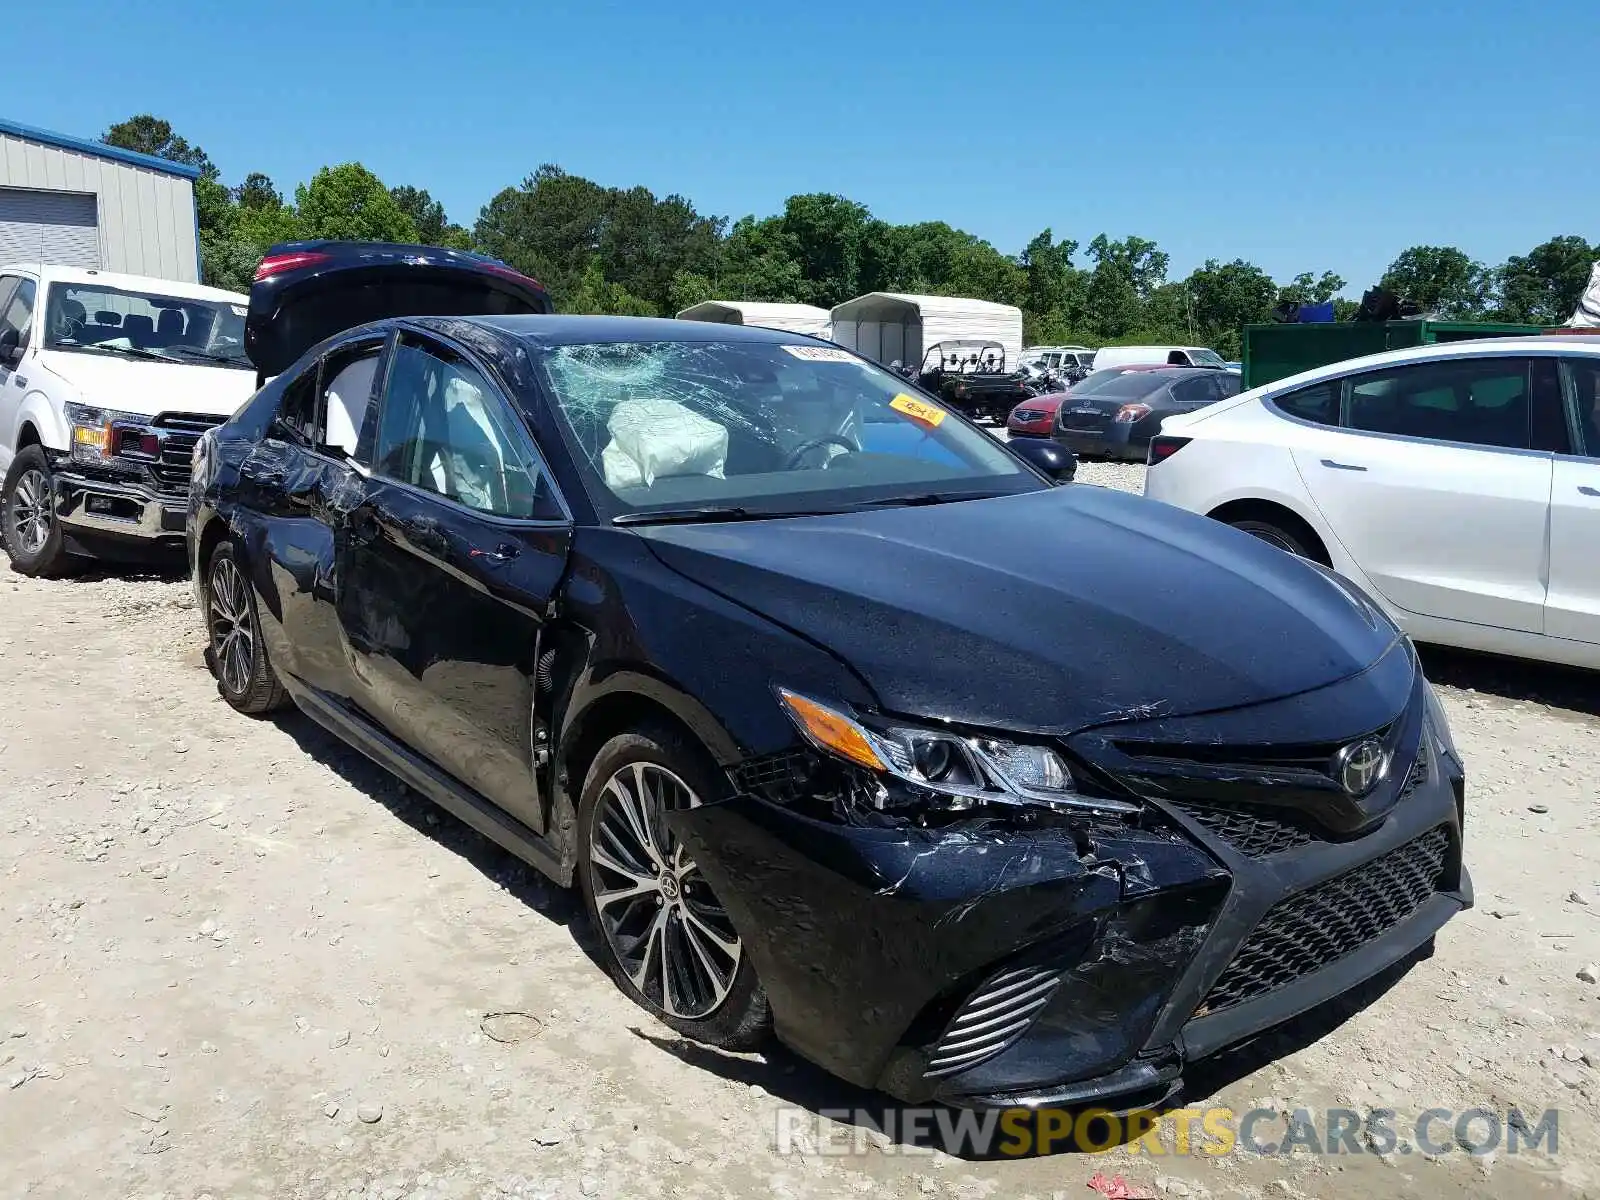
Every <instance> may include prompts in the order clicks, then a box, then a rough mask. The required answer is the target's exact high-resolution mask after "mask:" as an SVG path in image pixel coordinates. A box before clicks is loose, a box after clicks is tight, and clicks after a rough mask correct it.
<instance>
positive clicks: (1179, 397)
mask: <svg viewBox="0 0 1600 1200" xmlns="http://www.w3.org/2000/svg"><path fill="white" fill-rule="evenodd" d="M1172 398H1173V399H1174V400H1176V401H1177V402H1178V403H1179V404H1210V403H1211V402H1212V401H1213V400H1215V399H1216V398H1217V392H1216V382H1215V381H1214V380H1213V379H1212V378H1211V377H1210V375H1209V374H1206V375H1196V376H1194V378H1192V379H1180V380H1178V382H1177V383H1175V384H1173V385H1172Z"/></svg>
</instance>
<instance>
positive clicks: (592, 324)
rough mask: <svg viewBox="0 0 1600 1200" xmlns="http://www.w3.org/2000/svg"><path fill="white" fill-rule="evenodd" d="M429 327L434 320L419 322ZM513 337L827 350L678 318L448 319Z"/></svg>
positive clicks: (568, 342)
mask: <svg viewBox="0 0 1600 1200" xmlns="http://www.w3.org/2000/svg"><path fill="white" fill-rule="evenodd" d="M417 320H418V322H419V323H421V324H427V323H428V322H429V321H430V320H432V318H428V317H422V318H418V319H417ZM441 320H446V321H452V322H453V321H462V320H465V321H468V322H470V323H471V324H474V325H482V326H485V327H487V328H489V329H496V330H499V331H500V332H501V333H506V334H510V335H511V336H512V337H514V338H516V339H517V340H518V341H522V342H527V343H529V344H531V345H536V346H582V345H592V344H599V343H604V342H757V343H759V342H767V343H771V344H774V345H793V346H827V345H831V344H832V343H829V342H825V341H823V340H822V339H820V338H814V337H807V336H806V335H805V334H803V333H791V332H789V331H788V330H782V329H766V328H763V327H762V326H759V325H723V324H720V323H718V322H713V321H680V320H678V319H677V318H676V317H588V316H568V315H561V314H555V315H543V314H536V313H528V314H522V315H516V316H504V317H501V316H494V317H448V318H441Z"/></svg>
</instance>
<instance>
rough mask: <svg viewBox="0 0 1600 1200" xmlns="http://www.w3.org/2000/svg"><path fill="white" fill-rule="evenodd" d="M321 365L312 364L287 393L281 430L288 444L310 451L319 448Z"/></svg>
mask: <svg viewBox="0 0 1600 1200" xmlns="http://www.w3.org/2000/svg"><path fill="white" fill-rule="evenodd" d="M320 423H321V422H320V421H319V419H318V413H317V365H316V364H315V363H312V364H311V365H310V366H309V367H307V368H306V369H305V370H304V371H302V372H300V375H299V376H298V377H297V378H296V379H295V380H294V381H293V382H292V383H290V384H289V386H288V387H286V388H284V389H283V398H282V399H281V400H279V401H278V419H277V428H278V432H279V434H280V435H281V436H282V437H284V438H285V439H286V440H288V441H291V442H294V443H295V444H296V445H299V446H304V447H306V448H307V449H309V448H311V447H312V446H315V445H316V444H317V428H318V426H319V425H320Z"/></svg>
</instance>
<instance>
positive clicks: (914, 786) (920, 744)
mask: <svg viewBox="0 0 1600 1200" xmlns="http://www.w3.org/2000/svg"><path fill="white" fill-rule="evenodd" d="M777 692H778V699H779V700H780V701H781V702H782V704H783V707H784V711H785V712H787V713H788V715H789V719H790V720H792V721H793V722H794V724H795V727H796V728H797V729H799V731H800V733H801V735H802V736H804V737H805V739H806V740H807V741H808V742H810V743H811V745H812V746H814V747H815V748H816V749H818V750H820V751H821V752H822V753H824V754H826V755H828V756H830V757H832V758H835V759H840V760H843V761H844V762H846V763H849V764H850V765H852V766H854V767H858V768H860V769H861V770H863V771H866V772H868V773H869V774H870V775H872V776H873V777H875V778H876V779H877V780H878V781H879V788H878V797H877V801H876V806H877V807H880V808H886V807H889V806H890V796H889V787H888V786H886V785H893V786H895V787H897V788H899V789H901V790H909V792H910V794H911V796H912V797H915V798H917V799H921V800H924V801H926V802H927V804H928V805H930V806H932V807H936V808H940V809H943V810H946V811H961V810H965V809H972V808H976V807H978V806H979V805H988V804H1001V805H1011V806H1018V807H1024V808H1040V807H1043V808H1051V809H1057V810H1077V811H1089V812H1098V813H1137V812H1139V811H1140V806H1139V805H1138V804H1134V803H1131V802H1129V801H1125V800H1114V799H1110V798H1105V797H1100V796H1090V795H1085V794H1083V793H1082V792H1081V791H1079V790H1078V786H1077V781H1076V780H1075V779H1074V778H1073V774H1072V769H1071V767H1069V766H1068V765H1067V762H1066V760H1065V759H1063V758H1062V757H1061V755H1059V754H1057V753H1056V752H1055V751H1054V750H1052V749H1051V748H1050V747H1048V746H1040V745H1035V744H1031V743H1027V742H1014V741H1010V740H1008V739H1004V738H998V737H989V736H986V735H971V734H966V733H960V732H955V731H952V730H944V729H934V728H928V727H925V726H918V725H909V724H906V723H904V722H900V721H886V720H878V719H876V718H871V717H867V716H865V715H862V714H858V713H856V712H854V711H853V710H850V709H848V708H847V707H845V706H843V705H837V704H828V703H824V702H823V701H820V700H815V699H812V698H811V697H809V696H802V695H799V694H798V693H796V692H791V691H789V690H787V689H786V688H778V689H777Z"/></svg>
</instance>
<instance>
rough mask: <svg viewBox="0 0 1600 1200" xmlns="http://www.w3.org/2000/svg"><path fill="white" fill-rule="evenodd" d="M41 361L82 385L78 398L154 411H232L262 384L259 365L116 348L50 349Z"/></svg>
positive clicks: (223, 413) (125, 408)
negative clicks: (148, 355) (154, 356)
mask: <svg viewBox="0 0 1600 1200" xmlns="http://www.w3.org/2000/svg"><path fill="white" fill-rule="evenodd" d="M39 361H40V363H41V364H42V365H43V366H44V368H45V369H46V370H47V371H49V372H50V373H51V374H52V375H55V376H57V377H59V378H61V379H64V380H66V381H67V382H68V383H70V384H71V385H72V386H73V387H75V388H76V389H77V390H78V397H77V399H78V402H79V403H82V404H90V405H93V406H94V407H96V408H112V409H116V410H118V411H120V412H128V413H138V414H140V415H141V416H147V417H153V416H155V415H156V414H157V413H163V412H185V413H208V414H210V415H212V416H219V417H231V416H232V415H233V414H234V413H235V412H237V411H238V409H239V406H240V405H241V404H243V403H244V402H245V401H246V400H248V399H249V398H250V397H251V396H252V395H253V394H254V393H255V390H256V377H255V373H254V372H253V371H241V370H235V369H234V368H232V367H208V366H206V365H204V364H203V363H194V364H190V363H163V362H150V361H147V360H144V359H133V358H122V357H120V356H117V355H111V354H93V353H89V354H83V353H76V352H74V351H71V350H46V351H43V352H42V353H41V354H40V355H39Z"/></svg>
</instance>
